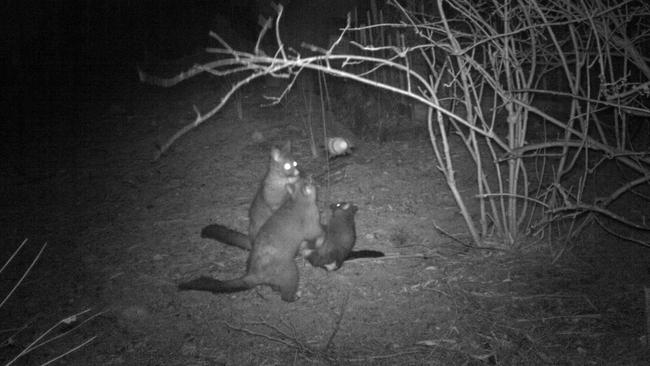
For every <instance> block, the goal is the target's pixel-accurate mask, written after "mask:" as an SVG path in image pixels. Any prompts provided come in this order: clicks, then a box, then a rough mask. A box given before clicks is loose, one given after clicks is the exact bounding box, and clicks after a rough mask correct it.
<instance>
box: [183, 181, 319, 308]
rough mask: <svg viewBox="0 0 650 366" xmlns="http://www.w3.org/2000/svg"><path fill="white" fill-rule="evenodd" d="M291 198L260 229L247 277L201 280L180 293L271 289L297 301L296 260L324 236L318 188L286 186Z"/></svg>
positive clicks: (303, 184)
mask: <svg viewBox="0 0 650 366" xmlns="http://www.w3.org/2000/svg"><path fill="white" fill-rule="evenodd" d="M285 190H286V192H287V195H288V198H287V199H286V200H285V202H284V203H283V204H282V205H281V206H280V208H279V209H277V211H275V212H274V213H273V215H272V216H271V217H270V218H269V219H268V220H267V221H266V222H265V223H264V224H263V225H262V226H261V227H260V229H259V231H258V232H257V236H256V237H255V240H254V241H253V245H252V249H251V252H250V254H249V256H248V262H247V265H246V274H245V275H244V276H242V277H240V278H237V279H233V280H227V281H221V280H217V279H214V278H211V277H205V276H203V277H199V278H195V279H193V280H190V281H188V282H183V283H181V284H179V286H178V288H179V290H198V291H209V292H212V293H226V292H238V291H244V290H248V289H251V288H253V287H255V286H259V285H268V286H270V287H271V288H272V289H273V290H275V291H278V292H280V296H281V298H282V300H284V301H287V302H292V301H295V300H296V292H297V290H298V268H297V267H296V263H295V260H294V257H295V256H296V254H297V253H298V250H299V248H300V244H301V243H302V242H303V241H306V240H307V241H309V240H315V239H316V238H318V237H320V236H322V235H323V231H322V227H321V225H320V214H319V212H318V206H317V205H316V187H315V186H314V185H312V184H311V183H309V182H306V181H305V180H303V179H300V180H298V181H296V182H295V183H289V184H287V185H286V187H285Z"/></svg>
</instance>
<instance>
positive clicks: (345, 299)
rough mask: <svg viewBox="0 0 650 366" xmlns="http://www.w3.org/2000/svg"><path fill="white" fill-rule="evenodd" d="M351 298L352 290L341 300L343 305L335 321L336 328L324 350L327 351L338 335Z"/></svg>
mask: <svg viewBox="0 0 650 366" xmlns="http://www.w3.org/2000/svg"><path fill="white" fill-rule="evenodd" d="M349 300H350V291H348V292H347V293H346V294H345V298H344V299H343V301H342V302H341V306H339V316H338V317H337V318H336V322H335V323H334V330H333V331H332V334H330V336H329V338H328V339H327V343H325V347H324V348H323V352H326V351H327V350H328V349H329V348H330V345H331V344H332V341H333V340H334V336H336V333H338V331H339V329H340V328H341V320H343V315H344V314H345V311H346V310H347V308H348V301H349Z"/></svg>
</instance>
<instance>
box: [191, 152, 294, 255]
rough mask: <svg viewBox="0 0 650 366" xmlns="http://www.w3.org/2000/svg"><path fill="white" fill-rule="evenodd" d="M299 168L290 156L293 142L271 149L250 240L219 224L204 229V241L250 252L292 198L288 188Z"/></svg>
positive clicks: (251, 216) (251, 220)
mask: <svg viewBox="0 0 650 366" xmlns="http://www.w3.org/2000/svg"><path fill="white" fill-rule="evenodd" d="M297 167H298V163H297V162H296V160H295V159H294V158H293V156H292V155H291V142H289V141H287V143H286V144H285V145H284V146H283V147H282V148H281V149H278V148H276V147H274V148H272V149H271V160H270V161H269V167H268V169H267V171H266V174H265V175H264V179H262V182H261V183H260V186H259V188H258V189H257V193H256V194H255V197H254V198H253V202H252V203H251V207H250V208H249V210H248V219H249V226H248V237H246V236H245V235H243V234H241V233H240V232H237V231H235V230H231V229H229V228H227V227H225V226H223V225H218V224H215V225H208V226H206V227H204V228H203V229H202V230H201V237H202V238H210V239H215V240H218V241H221V242H224V243H226V244H229V245H233V246H236V247H239V248H242V249H245V250H250V249H251V243H252V242H253V241H254V239H255V237H256V236H257V232H258V231H259V230H260V228H261V227H262V225H264V223H265V222H266V220H268V219H269V217H271V215H272V214H273V212H275V211H276V210H277V209H278V208H280V206H281V205H282V204H283V203H284V202H285V201H286V200H287V198H288V197H289V194H288V192H287V190H286V186H287V184H289V183H295V182H296V181H297V180H298V179H299V178H300V177H299V174H300V172H299V171H298V168H297Z"/></svg>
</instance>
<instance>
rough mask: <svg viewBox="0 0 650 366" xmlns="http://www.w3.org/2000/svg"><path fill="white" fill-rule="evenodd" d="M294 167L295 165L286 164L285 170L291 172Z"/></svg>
mask: <svg viewBox="0 0 650 366" xmlns="http://www.w3.org/2000/svg"><path fill="white" fill-rule="evenodd" d="M293 167H294V165H293V164H291V163H289V162H287V163H284V170H289V169H291V168H293Z"/></svg>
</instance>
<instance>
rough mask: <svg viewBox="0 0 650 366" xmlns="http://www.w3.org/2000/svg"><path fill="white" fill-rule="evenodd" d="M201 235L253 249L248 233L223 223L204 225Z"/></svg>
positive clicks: (245, 248)
mask: <svg viewBox="0 0 650 366" xmlns="http://www.w3.org/2000/svg"><path fill="white" fill-rule="evenodd" d="M201 237H202V238H208V239H214V240H217V241H220V242H222V243H224V244H228V245H232V246H234V247H238V248H241V249H244V250H251V241H250V239H249V238H248V236H247V235H245V234H242V233H240V232H239V231H236V230H233V229H230V228H228V227H225V226H223V225H219V224H212V225H208V226H206V227H204V228H203V229H202V230H201Z"/></svg>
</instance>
